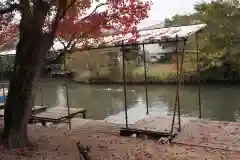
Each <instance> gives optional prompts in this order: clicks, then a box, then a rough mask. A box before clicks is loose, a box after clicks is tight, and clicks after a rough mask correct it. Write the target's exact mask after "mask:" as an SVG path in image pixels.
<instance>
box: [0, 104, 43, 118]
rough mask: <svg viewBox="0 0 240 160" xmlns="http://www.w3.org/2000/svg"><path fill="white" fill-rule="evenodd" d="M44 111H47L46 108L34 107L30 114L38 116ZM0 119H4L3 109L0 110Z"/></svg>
mask: <svg viewBox="0 0 240 160" xmlns="http://www.w3.org/2000/svg"><path fill="white" fill-rule="evenodd" d="M3 106H4V105H3ZM46 109H47V107H46V106H35V107H33V108H32V114H38V113H41V112H44V111H46ZM0 117H4V107H2V109H0Z"/></svg>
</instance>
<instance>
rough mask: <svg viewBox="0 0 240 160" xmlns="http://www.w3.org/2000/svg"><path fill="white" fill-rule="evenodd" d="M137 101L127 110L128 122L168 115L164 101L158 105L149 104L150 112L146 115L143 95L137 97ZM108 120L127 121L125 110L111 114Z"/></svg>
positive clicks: (120, 122) (114, 121) (122, 122)
mask: <svg viewBox="0 0 240 160" xmlns="http://www.w3.org/2000/svg"><path fill="white" fill-rule="evenodd" d="M136 102H137V103H136V104H134V105H132V106H129V109H128V110H127V116H128V123H129V124H133V123H135V122H137V121H138V120H140V119H143V118H146V117H147V116H150V115H154V116H164V115H167V107H166V105H165V104H164V103H162V104H160V105H158V106H156V105H155V106H149V114H148V115H146V112H147V108H146V104H145V103H144V100H143V99H142V98H141V97H137V101H136ZM105 120H106V121H108V122H113V123H119V124H124V123H125V112H124V111H121V112H119V113H117V114H114V115H111V116H109V117H107V118H106V119H105Z"/></svg>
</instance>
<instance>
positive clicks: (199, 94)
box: [196, 33, 202, 118]
mask: <svg viewBox="0 0 240 160" xmlns="http://www.w3.org/2000/svg"><path fill="white" fill-rule="evenodd" d="M196 49H197V78H198V110H199V118H202V102H201V79H200V78H201V77H200V63H199V46H198V33H196Z"/></svg>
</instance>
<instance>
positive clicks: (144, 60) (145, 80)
mask: <svg viewBox="0 0 240 160" xmlns="http://www.w3.org/2000/svg"><path fill="white" fill-rule="evenodd" d="M142 46H143V63H144V82H145V94H146V107H147V113H146V114H147V115H148V114H149V109H148V108H149V103H148V87H147V80H148V78H147V65H146V52H145V47H144V44H143V45H142Z"/></svg>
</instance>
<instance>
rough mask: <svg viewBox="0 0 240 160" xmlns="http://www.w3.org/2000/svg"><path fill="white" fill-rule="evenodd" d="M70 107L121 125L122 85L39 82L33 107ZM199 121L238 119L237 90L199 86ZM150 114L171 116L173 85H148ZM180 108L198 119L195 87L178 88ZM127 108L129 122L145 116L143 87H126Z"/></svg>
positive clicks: (174, 91) (94, 117)
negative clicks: (84, 109) (35, 105)
mask: <svg viewBox="0 0 240 160" xmlns="http://www.w3.org/2000/svg"><path fill="white" fill-rule="evenodd" d="M63 84H67V86H68V95H69V96H68V97H69V105H70V107H80V108H86V109H87V118H92V119H99V120H101V119H108V120H110V121H111V120H113V119H114V121H121V123H123V122H124V112H123V111H124V95H123V86H122V85H83V84H76V83H74V82H71V81H58V80H46V81H42V82H41V85H39V87H38V90H37V97H36V100H35V103H36V104H38V105H41V104H42V101H41V92H40V88H41V90H42V99H43V104H44V105H46V106H49V107H54V106H65V105H66V104H67V98H66V89H65V86H64V85H63ZM201 88H202V90H201V91H202V92H201V97H202V115H203V118H207V119H212V120H221V121H238V119H240V86H202V87H201ZM148 95H149V110H150V114H154V115H158V116H163V115H172V113H173V108H174V100H175V96H176V85H149V86H148ZM180 107H181V114H182V115H183V116H195V117H198V95H197V87H196V86H182V87H181V91H180ZM127 108H128V113H129V120H130V121H132V122H134V121H136V120H139V119H140V118H143V117H144V116H145V115H146V104H145V88H144V86H140V85H138V86H134V85H129V86H127Z"/></svg>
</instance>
